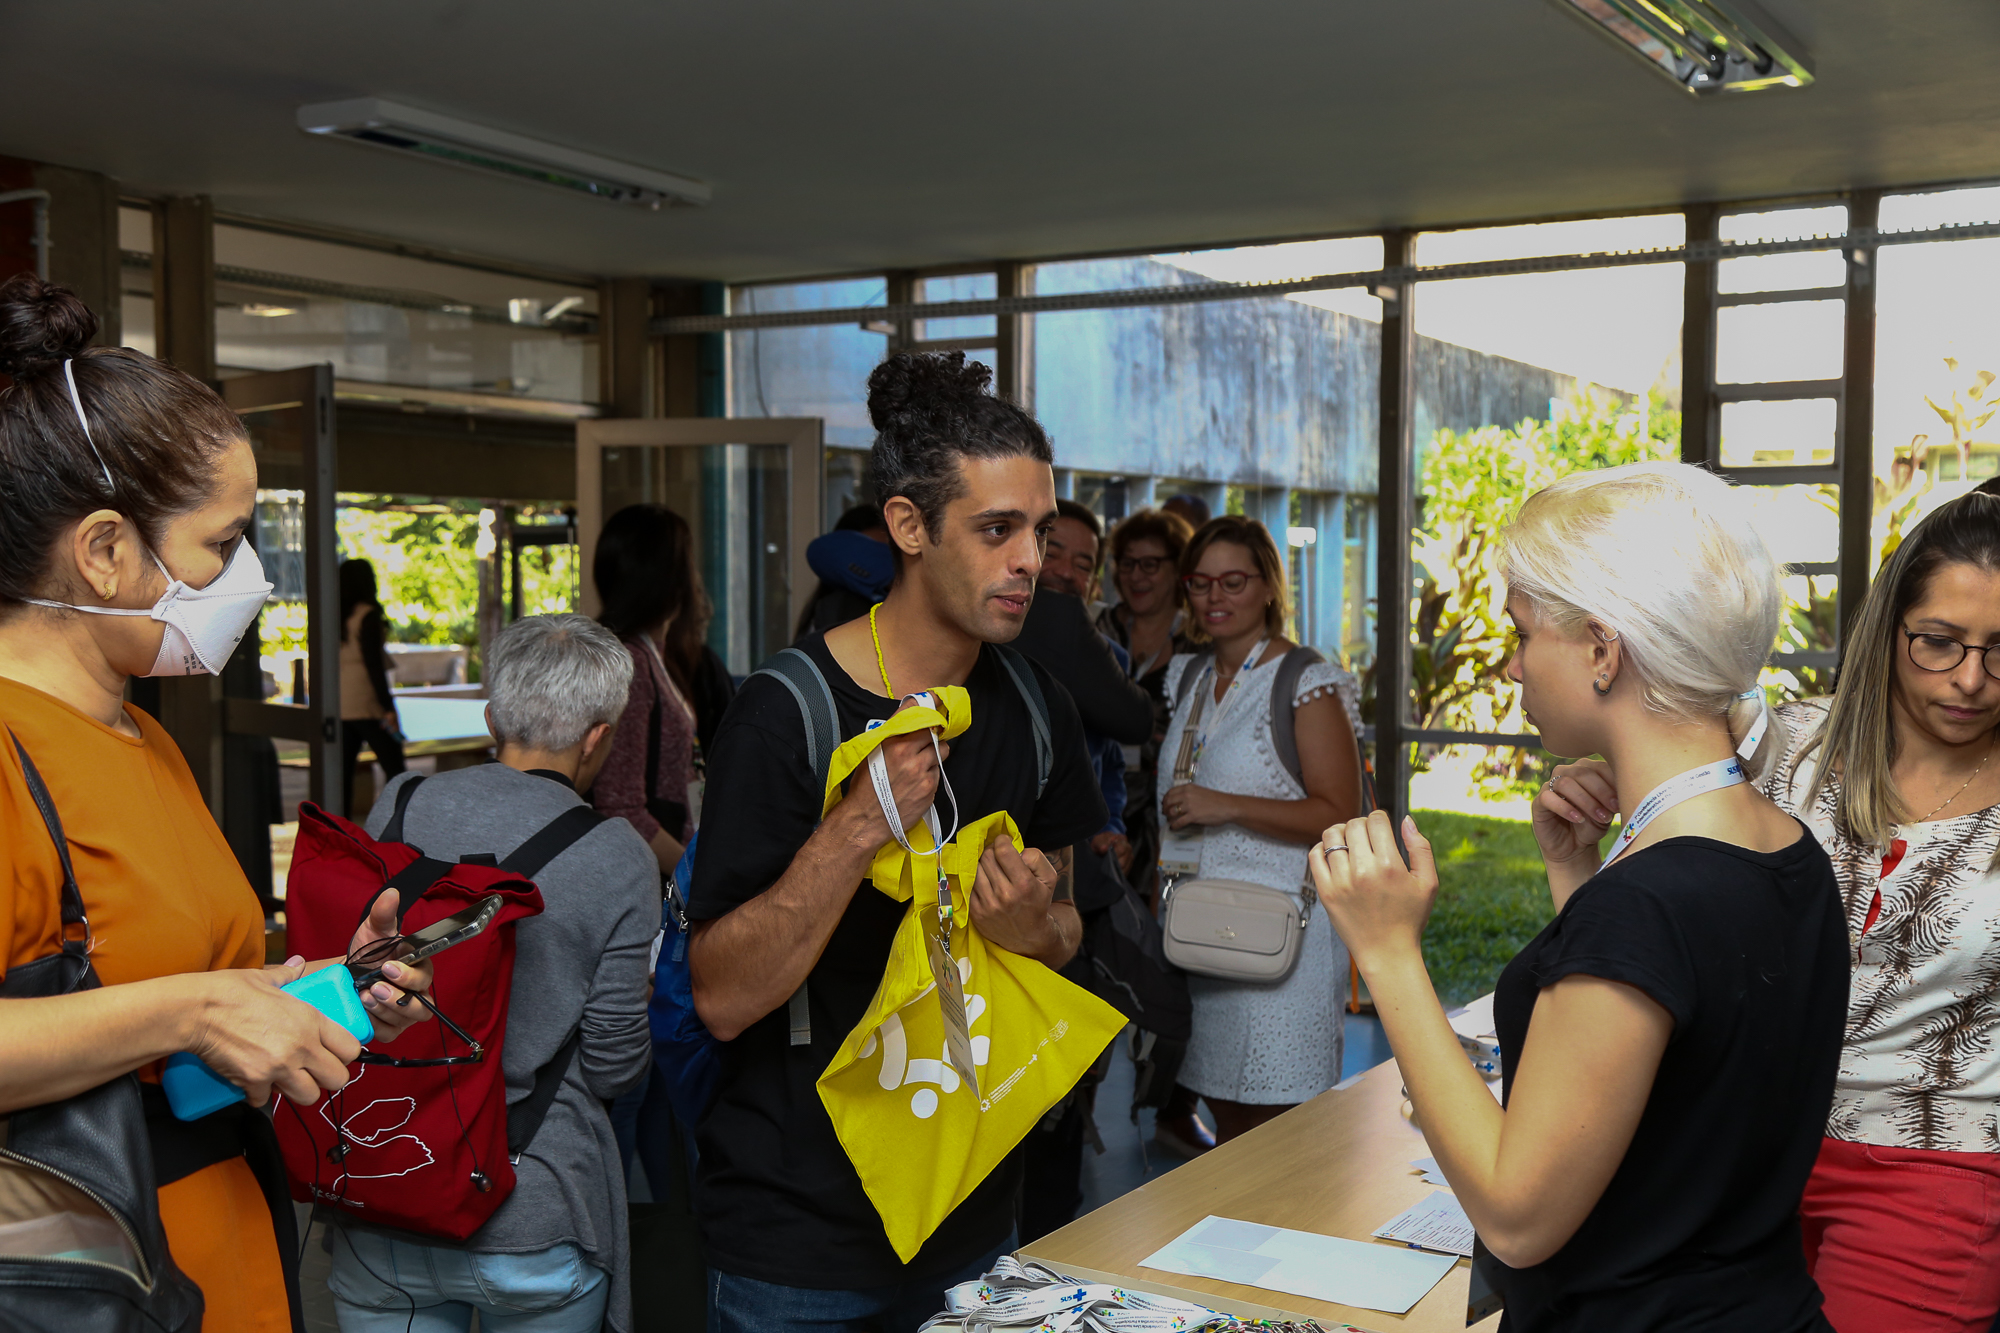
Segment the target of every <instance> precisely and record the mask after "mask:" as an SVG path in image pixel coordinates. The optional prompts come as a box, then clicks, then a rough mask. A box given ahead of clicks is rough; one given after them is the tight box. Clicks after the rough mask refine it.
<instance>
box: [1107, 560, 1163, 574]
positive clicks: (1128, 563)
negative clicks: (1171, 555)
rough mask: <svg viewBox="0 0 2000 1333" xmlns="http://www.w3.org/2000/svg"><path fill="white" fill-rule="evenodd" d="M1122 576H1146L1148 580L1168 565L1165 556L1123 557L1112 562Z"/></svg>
mask: <svg viewBox="0 0 2000 1333" xmlns="http://www.w3.org/2000/svg"><path fill="white" fill-rule="evenodd" d="M1111 563H1112V564H1113V565H1115V566H1117V568H1118V572H1119V573H1120V574H1144V575H1145V576H1146V577H1147V578H1151V577H1152V576H1153V575H1155V574H1157V573H1159V572H1160V566H1161V565H1164V564H1166V563H1167V557H1165V556H1163V555H1121V556H1119V557H1118V558H1117V559H1116V560H1114V561H1112V562H1111Z"/></svg>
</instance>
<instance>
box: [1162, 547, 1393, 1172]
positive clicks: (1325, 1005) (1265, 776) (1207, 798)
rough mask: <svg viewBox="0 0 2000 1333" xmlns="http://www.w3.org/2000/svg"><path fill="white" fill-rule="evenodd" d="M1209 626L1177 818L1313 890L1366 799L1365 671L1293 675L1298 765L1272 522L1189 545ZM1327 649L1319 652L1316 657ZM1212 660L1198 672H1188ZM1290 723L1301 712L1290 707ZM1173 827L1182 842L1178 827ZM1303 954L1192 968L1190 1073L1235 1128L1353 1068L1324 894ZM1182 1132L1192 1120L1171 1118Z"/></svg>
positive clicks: (1178, 729)
mask: <svg viewBox="0 0 2000 1333" xmlns="http://www.w3.org/2000/svg"><path fill="white" fill-rule="evenodd" d="M1181 572H1182V582H1183V596H1184V597H1185V599H1186V603H1187V607H1188V611H1189V617H1188V623H1189V625H1190V626H1191V627H1192V631H1193V635H1195V636H1198V637H1200V638H1206V639H1207V640H1208V641H1209V642H1208V643H1207V644H1206V645H1205V648H1206V650H1207V651H1204V652H1198V653H1183V654H1178V655H1176V656H1175V658H1174V659H1173V662H1172V663H1171V664H1170V665H1169V666H1168V668H1167V680H1166V694H1167V698H1168V699H1170V700H1174V701H1175V703H1174V708H1173V716H1172V720H1171V721H1170V722H1169V723H1168V726H1167V734H1166V739H1165V742H1164V743H1163V744H1162V746H1161V749H1160V755H1161V767H1162V769H1163V770H1164V769H1165V767H1166V765H1167V764H1168V762H1169V760H1170V757H1171V756H1177V755H1178V754H1179V753H1180V750H1181V737H1182V735H1183V733H1184V732H1185V731H1186V730H1187V727H1188V721H1189V717H1190V715H1191V714H1192V712H1193V711H1194V703H1195V700H1196V698H1197V696H1198V694H1199V693H1200V692H1202V691H1206V692H1207V700H1208V701H1207V703H1206V705H1205V706H1204V707H1203V710H1202V717H1201V719H1200V721H1199V724H1198V725H1197V727H1196V736H1195V747H1196V757H1195V760H1194V771H1193V778H1192V781H1190V782H1187V783H1183V784H1181V785H1178V786H1175V785H1173V782H1172V779H1171V777H1169V775H1168V774H1167V773H1165V772H1164V771H1163V772H1162V774H1161V781H1160V788H1161V794H1160V822H1161V825H1162V826H1163V827H1164V828H1167V829H1170V830H1178V831H1184V832H1189V833H1194V832H1198V833H1199V834H1200V862H1201V870H1200V873H1201V875H1202V876H1203V877H1205V878H1217V879H1239V880H1248V881H1250V882H1251V883H1255V884H1263V885H1268V886H1269V887H1270V888H1272V889H1274V890H1276V891H1278V892H1281V893H1287V894H1297V893H1299V892H1300V890H1301V888H1302V887H1303V886H1304V885H1306V884H1307V883H1308V882H1309V881H1308V872H1307V869H1306V848H1307V847H1308V846H1309V845H1310V844H1311V843H1312V842H1314V841H1315V840H1316V839H1317V838H1318V837H1319V834H1320V830H1322V829H1324V828H1325V827H1326V825H1327V820H1328V819H1329V818H1332V819H1336V820H1340V819H1351V818H1353V817H1355V816H1356V815H1358V814H1359V813H1360V807H1361V777H1360V771H1359V769H1360V764H1359V759H1358V756H1357V753H1356V749H1355V743H1354V737H1355V734H1356V729H1357V727H1358V726H1359V723H1360V717H1359V713H1358V711H1357V704H1356V697H1355V693H1356V692H1355V687H1354V678H1353V677H1352V676H1350V675H1349V674H1348V673H1347V672H1345V671H1343V670H1341V669H1340V668H1339V667H1335V666H1330V665H1328V664H1327V663H1325V662H1323V661H1318V660H1311V661H1309V662H1308V663H1307V664H1306V665H1305V666H1304V668H1303V670H1300V671H1299V672H1298V674H1297V683H1296V685H1295V686H1294V687H1293V688H1292V702H1293V704H1294V707H1293V709H1292V723H1293V734H1294V736H1295V738H1296V740H1297V752H1298V768H1299V773H1298V776H1297V777H1294V776H1293V774H1292V773H1291V772H1290V771H1289V770H1288V769H1287V768H1286V766H1285V765H1284V763H1283V762H1281V760H1280V759H1279V755H1278V747H1277V745H1276V744H1275V743H1274V738H1273V736H1272V734H1271V727H1272V712H1273V710H1272V706H1271V704H1272V699H1271V693H1272V690H1273V689H1274V688H1276V685H1277V682H1278V680H1279V677H1280V674H1281V671H1282V665H1281V664H1282V663H1283V662H1284V659H1285V657H1286V655H1287V654H1288V653H1289V652H1290V651H1291V650H1292V649H1293V647H1294V646H1295V645H1294V644H1293V643H1292V642H1291V641H1290V640H1289V639H1287V638H1285V637H1284V629H1285V624H1286V621H1287V619H1288V618H1289V610H1290V608H1289V605H1288V602H1289V598H1288V597H1287V594H1286V588H1287V582H1286V579H1285V569H1284V563H1283V561H1282V559H1281V558H1280V557H1279V554H1278V548H1277V546H1276V544H1275V543H1274V542H1273V541H1272V540H1271V534H1270V533H1269V532H1267V531H1266V530H1265V528H1264V525H1263V524H1261V523H1259V522H1257V521H1255V520H1254V519H1245V518H1239V517H1235V516H1230V517H1225V518H1218V519H1215V520H1213V521H1212V522H1210V523H1208V524H1207V525H1206V526H1204V527H1203V528H1202V529H1201V531H1199V532H1197V533H1196V534H1195V537H1194V540H1193V541H1192V542H1191V543H1189V545H1188V548H1187V551H1186V553H1185V554H1184V555H1183V556H1182V557H1181ZM1314 657H1315V659H1316V658H1317V655H1316V654H1315V655H1314ZM1190 671H1193V672H1195V673H1197V674H1196V675H1195V677H1194V678H1193V679H1188V678H1187V677H1188V673H1189V672H1190ZM1277 712H1278V716H1279V724H1280V725H1282V724H1283V717H1284V713H1285V710H1284V708H1283V707H1282V706H1280V707H1279V709H1278V710H1277ZM1164 840H1166V841H1171V840H1172V834H1168V835H1165V838H1164ZM1306 898H1307V899H1308V900H1309V901H1310V902H1311V908H1310V912H1309V915H1308V917H1307V926H1306V935H1305V940H1304V941H1303V947H1302V949H1301V951H1300V956H1299V962H1298V966H1297V967H1296V968H1294V969H1293V971H1292V974H1291V975H1290V976H1289V977H1287V978H1286V979H1285V980H1283V981H1281V982H1277V983H1275V984H1271V985H1251V984H1244V983H1237V982H1229V981H1219V980H1215V979H1212V978H1208V977H1189V978H1188V988H1189V990H1190V991H1191V992H1192V993H1193V996H1194V1032H1193V1035H1192V1036H1191V1038H1190V1039H1189V1042H1188V1051H1187V1059H1186V1061H1185V1063H1183V1064H1182V1066H1181V1071H1180V1080H1179V1081H1180V1086H1181V1087H1183V1088H1186V1089H1187V1090H1189V1091H1191V1092H1195V1093H1199V1094H1200V1095H1201V1097H1202V1099H1203V1100H1204V1101H1206V1102H1207V1103H1208V1106H1209V1110H1210V1111H1211V1112H1213V1113H1214V1116H1215V1131H1216V1135H1215V1136H1216V1140H1217V1142H1226V1141H1228V1140H1229V1139H1231V1138H1234V1137H1236V1136H1237V1135H1238V1134H1241V1133H1243V1132H1245V1131H1246V1130H1249V1129H1253V1128H1255V1127H1256V1126H1257V1125H1260V1124H1262V1123H1263V1122H1265V1121H1266V1120H1269V1119H1271V1118H1272V1117H1274V1116H1276V1115H1278V1114H1279V1113H1280V1112H1282V1111H1285V1110H1286V1109H1288V1108H1290V1107H1292V1106H1295V1105H1297V1104H1298V1103H1300V1102H1302V1101H1305V1100H1307V1099H1308V1098H1310V1097H1315V1096H1318V1095H1319V1094H1320V1093H1322V1092H1325V1091H1326V1090H1327V1089H1328V1088H1331V1087H1332V1086H1333V1085H1334V1084H1335V1083H1336V1082H1338V1081H1339V1079H1340V1056H1341V1026H1340V1020H1341V1005H1340V999H1341V992H1342V987H1343V985H1344V984H1345V982H1346V980H1347V951H1346V949H1345V948H1344V947H1343V946H1342V945H1341V943H1340V940H1339V939H1338V937H1336V936H1335V935H1334V933H1333V928H1332V926H1331V925H1329V924H1328V922H1327V919H1326V913H1325V911H1324V910H1323V909H1322V908H1321V907H1320V905H1319V903H1318V901H1317V899H1316V898H1314V897H1313V895H1312V894H1310V893H1308V894H1306ZM1167 1128H1168V1130H1169V1132H1170V1133H1171V1132H1174V1131H1175V1128H1176V1127H1172V1126H1168V1127H1167Z"/></svg>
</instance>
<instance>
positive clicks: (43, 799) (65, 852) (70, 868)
mask: <svg viewBox="0 0 2000 1333" xmlns="http://www.w3.org/2000/svg"><path fill="white" fill-rule="evenodd" d="M7 738H8V739H9V740H11V741H13V742H14V753H15V754H17V755H19V756H20V758H21V776H22V777H24V778H25V779H27V783H28V794H29V795H30V796H32V797H33V798H34V801H35V809H37V810H39V811H40V812H41V815H42V824H43V826H44V827H46V828H47V829H48V831H49V837H50V838H51V839H52V840H53V841H54V842H55V845H56V859H57V860H59V861H61V862H62V875H63V882H62V924H63V930H62V947H63V952H64V953H69V954H76V955H78V956H80V957H83V958H86V959H87V958H88V957H89V956H90V918H89V917H88V916H87V915H86V914H85V913H84V910H83V890H82V889H80V888H78V887H77V883H76V867H75V866H74V865H72V864H71V862H70V859H69V838H68V837H67V836H66V835H65V834H64V833H63V826H62V816H61V815H59V814H57V813H56V803H55V798H54V797H52V796H50V795H49V789H48V785H47V784H46V783H44V782H43V781H42V775H41V772H40V770H38V769H37V768H36V767H35V761H34V760H33V759H30V758H29V757H28V747H27V746H25V745H23V744H21V738H20V737H19V736H16V735H15V734H14V729H13V728H12V727H9V728H8V729H7ZM72 926H81V927H83V934H82V936H81V937H80V938H78V939H71V938H70V937H69V933H70V927H72ZM51 957H53V955H51Z"/></svg>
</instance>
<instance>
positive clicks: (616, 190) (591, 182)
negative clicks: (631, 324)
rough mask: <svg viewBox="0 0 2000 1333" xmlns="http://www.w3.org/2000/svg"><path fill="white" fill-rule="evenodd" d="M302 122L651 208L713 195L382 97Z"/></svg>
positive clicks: (690, 183) (323, 105)
mask: <svg viewBox="0 0 2000 1333" xmlns="http://www.w3.org/2000/svg"><path fill="white" fill-rule="evenodd" d="M299 128H300V129H302V130H304V131H305V132H306V133H307V134H320V135H326V136H328V137H330V138H338V139H347V140H350V141H352V142H354V143H361V144H368V145H370V146H371V147H375V148H383V149H387V150H389V151H391V152H396V153H403V154H408V155H412V156H415V157H421V158H425V159H427V160H429V161H432V162H444V163H447V164H449V165H452V166H459V167H467V168H470V169H471V170H474V171H484V172H489V173H491V174H494V175H499V176H505V177H507V178H509V179H510V180H520V181H530V182H533V183H534V184H537V185H550V186H554V187H555V188H556V189H559V190H568V191H571V192H573V193H576V194H587V195H590V196H592V197H593V198H597V199H610V200H614V201H616V202H618V203H626V204H638V205H640V206H642V207H645V208H653V209H659V208H666V207H678V206H683V205H695V204H705V203H707V202H708V201H709V197H710V193H711V191H710V190H709V187H708V185H707V183H706V182H704V181H698V180H694V179H691V178H690V177H687V176H676V175H674V174H672V173H671V172H665V171H653V170H651V169H650V168H647V167H635V166H632V165H631V164H630V163H626V162H614V161H612V160H611V159H610V158H608V157H599V156H598V155H597V154H595V153H586V152H582V151H581V150H579V149H575V148H565V147H563V146H562V145H561V144H552V143H546V142H544V141H543V140H540V139H530V138H528V137H527V136H526V135H521V134H511V133H509V132H508V131H506V130H496V129H489V128H488V127H486V126H484V125H474V124H472V123H471V122H469V121H463V120H459V119H457V118H456V117H454V116H441V115H439V114H437V113H436V112H434V111H420V110H418V109H417V108H416V107H411V106H404V105H403V104H402V103H400V102H391V101H387V100H385V99H383V98H380V97H358V98H355V99H353V100H351V101H346V102H317V103H314V104H313V105H311V106H302V107H300V108H299Z"/></svg>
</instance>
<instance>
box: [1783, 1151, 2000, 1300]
mask: <svg viewBox="0 0 2000 1333" xmlns="http://www.w3.org/2000/svg"><path fill="white" fill-rule="evenodd" d="M1799 1220H1800V1222H1801V1223H1802V1224H1803V1227H1804V1233H1805V1245H1806V1269H1807V1271H1808V1272H1810V1273H1811V1274H1812V1276H1813V1280H1814V1281H1816V1282H1818V1283H1819V1289H1820V1291H1822V1292H1823V1293H1825V1295H1826V1317H1827V1321H1828V1322H1829V1323H1831V1324H1832V1325H1833V1326H1834V1328H1835V1329H1837V1330H1839V1333H1988V1330H1989V1329H1991V1328H1993V1326H1994V1324H1993V1319H1994V1314H1995V1312H1996V1311H2000V1154H1996V1153H1983V1152H1924V1151H1921V1150H1919V1149H1914V1148H1885V1147H1883V1146H1881V1145H1879V1144H1872V1143H1845V1142H1842V1141H1840V1140H1838V1139H1828V1140H1826V1142H1825V1143H1823V1144H1822V1145H1820V1151H1819V1161H1818V1162H1817V1163H1815V1164H1814V1166H1813V1173H1812V1177H1811V1178H1810V1179H1809V1180H1808V1181H1807V1182H1806V1193H1805V1198H1803V1199H1802V1200H1800V1202H1799Z"/></svg>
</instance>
